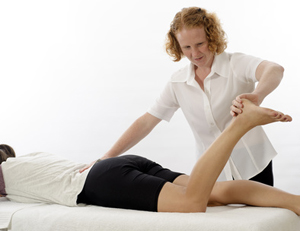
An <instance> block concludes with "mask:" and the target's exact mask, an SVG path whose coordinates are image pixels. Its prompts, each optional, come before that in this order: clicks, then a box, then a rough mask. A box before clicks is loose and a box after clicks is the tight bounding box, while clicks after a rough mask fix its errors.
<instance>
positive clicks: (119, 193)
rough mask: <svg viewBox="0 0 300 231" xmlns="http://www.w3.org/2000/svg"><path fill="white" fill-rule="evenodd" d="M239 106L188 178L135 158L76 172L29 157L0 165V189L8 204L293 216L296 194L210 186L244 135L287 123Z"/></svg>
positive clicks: (245, 184) (52, 160)
mask: <svg viewBox="0 0 300 231" xmlns="http://www.w3.org/2000/svg"><path fill="white" fill-rule="evenodd" d="M243 104H244V109H243V113H242V114H239V115H238V116H237V117H236V118H234V119H233V120H232V122H231V124H230V125H229V126H228V127H227V128H226V129H225V130H224V131H223V132H222V134H221V135H220V136H219V137H218V138H217V139H216V141H215V142H214V143H213V144H212V145H211V146H210V148H209V149H208V150H207V151H206V152H205V153H204V155H203V156H202V157H201V158H200V159H199V160H198V161H197V162H196V163H195V166H194V168H193V171H192V173H191V175H190V176H188V175H185V174H182V173H176V172H172V171H170V170H168V169H165V168H162V167H161V166H160V165H159V164H157V163H155V162H153V161H150V160H148V159H145V158H143V157H140V156H135V155H124V156H119V157H114V158H109V159H105V160H100V161H98V162H97V163H95V164H94V165H93V166H92V167H91V168H89V169H88V170H86V171H84V172H82V173H80V172H79V170H80V169H81V168H82V167H83V166H84V164H78V163H75V162H72V161H70V160H66V159H63V158H61V157H59V156H55V155H52V154H48V153H32V154H29V155H24V156H20V157H17V158H7V159H6V161H3V162H2V163H1V165H0V166H1V167H0V180H2V181H3V183H4V184H5V185H4V188H3V185H2V188H0V190H1V191H5V194H7V195H6V196H7V197H8V199H10V200H13V201H19V202H46V203H57V204H63V205H67V206H76V205H77V204H78V203H86V204H91V205H98V206H106V207H116V208H124V209H136V210H145V211H158V212H205V211H206V208H207V206H215V205H227V204H233V203H238V204H247V205H253V206H267V207H280V208H286V209H290V210H292V211H294V212H295V213H297V214H298V215H299V214H300V197H299V196H297V195H292V194H289V193H286V192H284V191H281V190H278V189H276V188H273V187H270V186H267V185H264V184H262V183H259V182H254V181H250V180H235V181H225V182H216V180H217V178H218V176H219V174H220V172H221V171H222V169H223V168H224V166H225V164H226V162H227V160H228V158H229V157H230V155H231V151H232V150H233V148H234V146H235V144H236V143H237V142H238V141H239V139H240V138H241V137H242V136H243V135H244V134H245V133H246V132H248V131H249V130H251V129H252V128H254V127H255V126H259V125H265V124H268V123H272V122H278V121H280V122H289V121H292V118H291V117H290V116H288V115H284V114H283V113H280V112H277V111H274V110H271V109H267V108H262V107H259V106H256V105H254V104H253V103H251V102H250V101H248V100H243ZM1 147H2V146H1ZM5 147H6V146H5ZM2 150H3V149H2ZM10 150H11V149H10ZM4 152H6V151H4ZM4 159H5V158H4ZM1 176H2V179H1ZM0 186H1V184H0Z"/></svg>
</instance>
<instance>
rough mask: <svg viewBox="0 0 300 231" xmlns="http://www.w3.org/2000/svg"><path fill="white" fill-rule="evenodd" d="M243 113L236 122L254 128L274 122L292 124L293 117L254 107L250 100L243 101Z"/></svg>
mask: <svg viewBox="0 0 300 231" xmlns="http://www.w3.org/2000/svg"><path fill="white" fill-rule="evenodd" d="M243 104H244V108H243V113H242V114H239V115H238V116H237V117H236V122H239V123H242V124H244V125H245V126H248V127H250V128H253V127H255V126H258V125H265V124H269V123H273V122H290V121H292V117H291V116H289V115H285V114H283V113H281V112H278V111H275V110H272V109H269V108H263V107H259V106H256V105H254V104H253V103H251V102H250V101H249V100H246V99H244V100H243Z"/></svg>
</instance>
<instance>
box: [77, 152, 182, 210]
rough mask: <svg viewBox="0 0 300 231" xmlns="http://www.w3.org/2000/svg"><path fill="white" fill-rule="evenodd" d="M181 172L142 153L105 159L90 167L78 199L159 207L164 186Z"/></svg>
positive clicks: (117, 205) (137, 207)
mask: <svg viewBox="0 0 300 231" xmlns="http://www.w3.org/2000/svg"><path fill="white" fill-rule="evenodd" d="M180 175H182V173H176V172H172V171H170V170H169V169H165V168H162V167H161V166H160V165H159V164H157V163H155V162H153V161H150V160H148V159H146V158H144V157H141V156H135V155H124V156H119V157H114V158H109V159H105V160H102V161H100V162H98V163H96V164H95V165H94V166H93V167H92V169H91V170H90V172H89V174H88V176H87V179H86V182H85V185H84V187H83V190H82V192H81V193H80V194H79V195H78V200H77V203H85V204H92V205H99V206H105V207H113V208H125V209H135V210H145V211H157V201H158V196H159V193H160V191H161V189H162V187H163V186H164V184H165V183H166V182H173V181H174V180H175V179H176V178H177V177H178V176H180Z"/></svg>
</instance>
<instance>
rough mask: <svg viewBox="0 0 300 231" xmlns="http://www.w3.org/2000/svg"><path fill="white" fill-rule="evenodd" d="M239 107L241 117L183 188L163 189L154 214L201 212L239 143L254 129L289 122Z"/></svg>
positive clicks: (274, 114)
mask: <svg viewBox="0 0 300 231" xmlns="http://www.w3.org/2000/svg"><path fill="white" fill-rule="evenodd" d="M243 104H244V110H243V113H242V114H240V115H239V116H237V117H236V118H234V119H233V120H232V122H231V124H230V125H229V126H228V127H227V128H226V129H225V130H224V131H223V132H222V134H221V135H220V136H219V137H218V138H217V139H216V141H215V142H214V143H213V144H212V145H211V146H210V147H209V148H208V149H207V151H206V152H205V153H204V154H203V155H202V156H201V157H200V158H199V160H198V161H197V162H196V164H195V166H194V168H193V171H192V173H191V175H190V177H189V178H188V182H187V185H186V186H182V185H177V184H172V183H166V184H165V185H164V187H163V188H162V190H161V192H160V194H159V198H158V211H166V212H205V211H206V207H207V204H208V202H209V199H210V196H211V192H212V190H213V187H214V185H215V183H216V180H217V178H218V176H219V175H220V173H221V171H222V169H223V168H224V166H225V164H226V162H227V161H228V159H229V157H230V155H231V152H232V150H233V148H234V146H235V145H236V143H237V142H238V141H239V139H240V138H241V137H242V136H243V135H244V134H245V133H246V132H247V131H249V130H250V129H252V128H253V127H255V126H258V125H265V124H268V123H272V122H277V121H281V122H287V121H291V120H292V118H291V117H290V116H288V115H284V114H282V113H280V112H277V111H274V110H271V109H267V108H261V107H258V106H255V105H254V104H252V103H251V102H250V101H247V100H244V102H243Z"/></svg>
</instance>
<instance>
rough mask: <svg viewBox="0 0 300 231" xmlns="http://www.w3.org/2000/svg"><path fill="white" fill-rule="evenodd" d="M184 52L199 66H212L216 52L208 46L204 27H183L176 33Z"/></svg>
mask: <svg viewBox="0 0 300 231" xmlns="http://www.w3.org/2000/svg"><path fill="white" fill-rule="evenodd" d="M176 38H177V41H178V42H179V45H180V47H181V50H182V52H183V54H184V55H185V56H186V57H187V58H188V59H189V60H190V61H191V62H192V63H193V64H194V65H196V66H197V67H200V68H201V67H208V68H211V66H212V63H213V60H214V54H213V53H212V52H211V51H210V50H209V48H208V41H207V38H206V33H205V31H204V28H203V27H195V28H190V29H187V28H183V29H182V30H180V31H179V32H177V33H176Z"/></svg>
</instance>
